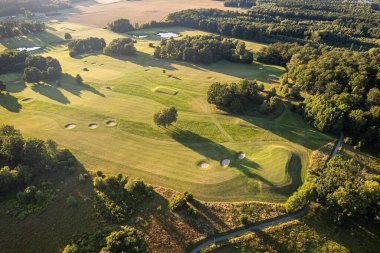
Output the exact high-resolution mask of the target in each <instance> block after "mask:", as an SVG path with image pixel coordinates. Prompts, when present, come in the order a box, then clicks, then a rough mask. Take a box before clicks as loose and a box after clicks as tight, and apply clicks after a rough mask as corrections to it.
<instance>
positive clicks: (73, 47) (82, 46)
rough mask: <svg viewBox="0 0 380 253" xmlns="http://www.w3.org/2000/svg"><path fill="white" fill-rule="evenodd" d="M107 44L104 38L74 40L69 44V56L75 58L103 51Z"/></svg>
mask: <svg viewBox="0 0 380 253" xmlns="http://www.w3.org/2000/svg"><path fill="white" fill-rule="evenodd" d="M105 46H106V42H105V40H104V39H103V38H96V37H90V38H86V39H76V40H72V41H70V42H69V43H68V44H67V47H68V49H69V54H70V56H71V57H75V56H77V55H80V54H84V53H91V52H94V51H99V50H103V49H104V48H105Z"/></svg>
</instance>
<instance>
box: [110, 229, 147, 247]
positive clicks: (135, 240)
mask: <svg viewBox="0 0 380 253" xmlns="http://www.w3.org/2000/svg"><path fill="white" fill-rule="evenodd" d="M104 250H105V251H108V252H115V253H117V252H120V253H121V252H131V253H140V252H148V250H147V248H146V244H145V242H144V240H143V238H142V237H141V235H140V234H139V233H138V231H137V230H136V229H135V228H133V227H128V226H125V227H123V229H122V230H120V231H113V232H112V233H111V234H109V235H108V236H107V237H106V247H104Z"/></svg>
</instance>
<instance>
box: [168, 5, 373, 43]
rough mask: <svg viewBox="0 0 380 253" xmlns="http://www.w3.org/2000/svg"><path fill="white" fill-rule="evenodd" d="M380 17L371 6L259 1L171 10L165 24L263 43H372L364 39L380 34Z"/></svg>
mask: <svg viewBox="0 0 380 253" xmlns="http://www.w3.org/2000/svg"><path fill="white" fill-rule="evenodd" d="M229 2H235V1H229ZM236 2H239V3H241V2H242V1H240V0H237V1H236ZM234 5H236V4H234ZM379 22H380V15H379V14H378V13H377V12H375V11H373V10H371V8H370V7H369V6H368V5H356V4H351V3H342V2H341V1H328V2H326V1H324V2H321V1H317V0H312V1H307V2H305V1H294V0H292V1H271V3H269V4H265V3H264V4H261V3H260V4H259V5H258V6H254V7H252V8H251V9H250V10H249V11H247V12H232V11H222V10H218V9H190V10H184V11H179V12H175V13H171V14H169V16H168V21H167V23H166V24H167V25H173V26H185V27H190V28H195V29H200V30H205V31H208V32H212V33H218V34H221V35H225V36H232V37H235V38H240V39H249V40H255V41H262V42H277V41H288V42H302V43H307V42H312V43H320V44H329V45H335V46H343V47H351V46H355V47H357V48H360V47H361V46H363V47H368V48H369V47H372V46H373V45H374V44H375V43H376V42H372V43H370V42H368V40H366V38H368V37H371V38H380V29H379V28H378V23H379Z"/></svg>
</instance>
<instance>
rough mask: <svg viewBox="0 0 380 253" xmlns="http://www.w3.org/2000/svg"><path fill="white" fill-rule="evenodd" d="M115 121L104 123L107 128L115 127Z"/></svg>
mask: <svg viewBox="0 0 380 253" xmlns="http://www.w3.org/2000/svg"><path fill="white" fill-rule="evenodd" d="M116 124H117V123H116V121H114V120H108V121H107V122H106V125H107V126H116Z"/></svg>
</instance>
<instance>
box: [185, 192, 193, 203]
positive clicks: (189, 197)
mask: <svg viewBox="0 0 380 253" xmlns="http://www.w3.org/2000/svg"><path fill="white" fill-rule="evenodd" d="M183 195H184V196H185V199H186V200H187V201H189V202H191V201H192V200H193V199H194V196H193V194H192V193H191V192H185V193H184V194H183Z"/></svg>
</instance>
